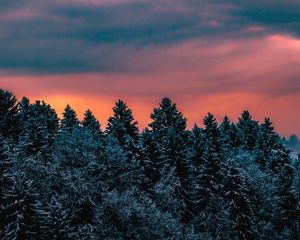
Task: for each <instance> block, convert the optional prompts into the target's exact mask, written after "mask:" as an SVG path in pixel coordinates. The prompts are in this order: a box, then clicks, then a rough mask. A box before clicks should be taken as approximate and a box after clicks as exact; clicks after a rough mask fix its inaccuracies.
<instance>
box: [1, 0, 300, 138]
mask: <svg viewBox="0 0 300 240" xmlns="http://www.w3.org/2000/svg"><path fill="white" fill-rule="evenodd" d="M0 87H1V88H4V89H7V90H10V91H13V92H14V93H15V94H16V96H17V97H18V98H21V97H22V96H27V97H29V98H30V99H31V100H36V99H43V100H45V101H46V102H47V103H49V104H51V105H52V106H53V107H54V108H56V110H57V112H58V113H59V114H61V112H62V111H63V108H64V106H65V105H66V104H67V103H69V104H71V106H72V107H73V108H75V109H76V111H77V113H78V115H79V116H80V117H81V116H82V113H83V112H84V111H85V110H86V109H87V108H90V109H91V110H92V111H93V112H94V113H95V115H96V116H97V117H98V118H99V120H100V121H101V123H102V126H103V127H104V126H105V125H106V119H107V118H108V117H109V116H110V115H111V114H112V110H111V108H112V106H113V105H114V102H115V101H116V100H117V99H119V98H121V99H123V100H124V101H125V102H127V104H128V105H129V107H131V108H132V109H133V114H134V116H135V118H136V119H137V120H138V122H139V126H140V128H141V129H142V128H144V127H145V126H146V125H147V123H149V121H150V119H149V115H150V113H151V112H152V110H153V108H154V107H156V106H158V104H159V101H160V100H161V98H162V97H164V96H169V97H170V98H171V99H172V100H173V101H175V102H176V103H177V105H178V107H179V109H180V110H181V111H182V112H183V113H184V115H185V116H186V117H187V118H188V126H189V127H191V126H192V125H193V124H194V123H197V124H200V125H201V122H202V119H203V117H204V116H205V115H206V114H207V112H209V111H210V112H212V113H213V114H214V115H215V116H216V117H217V119H218V120H221V119H222V118H223V117H224V115H225V114H226V115H228V116H229V117H230V118H231V120H233V121H236V120H237V118H238V116H239V115H240V113H241V112H242V111H243V110H244V109H248V110H249V111H250V112H251V113H252V115H253V117H254V118H256V119H258V120H263V118H264V117H266V116H268V117H271V120H272V121H273V122H274V125H275V126H276V128H277V130H278V132H279V133H280V134H282V135H284V136H288V135H290V134H293V133H296V134H298V135H300V127H299V119H300V111H299V109H300V1H299V0H284V1H282V0H272V1H271V0H265V1H259V0H251V1H249V0H238V1H237V0H227V1H225V0H224V1H222V0H219V1H216V0H42V1H36V0H35V1H34V0H18V1H17V0H1V7H0Z"/></svg>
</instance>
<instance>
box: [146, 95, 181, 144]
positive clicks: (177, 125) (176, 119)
mask: <svg viewBox="0 0 300 240" xmlns="http://www.w3.org/2000/svg"><path fill="white" fill-rule="evenodd" d="M151 118H152V120H153V122H152V123H150V124H149V127H150V128H151V129H152V131H153V133H154V134H155V139H156V141H158V142H159V143H161V142H162V141H163V138H164V136H165V135H166V133H167V131H168V129H169V128H170V127H173V128H174V130H175V131H176V133H181V132H183V131H185V129H186V118H184V117H183V115H182V113H181V112H180V111H178V109H177V106H176V104H175V103H173V102H172V101H171V100H170V99H169V98H167V97H165V98H163V99H162V101H161V103H160V105H159V108H154V110H153V113H152V114H151Z"/></svg>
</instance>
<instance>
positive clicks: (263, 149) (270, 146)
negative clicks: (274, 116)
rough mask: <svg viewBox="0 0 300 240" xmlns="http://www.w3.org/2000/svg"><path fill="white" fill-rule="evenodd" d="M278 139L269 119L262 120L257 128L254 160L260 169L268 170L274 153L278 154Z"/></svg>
mask: <svg viewBox="0 0 300 240" xmlns="http://www.w3.org/2000/svg"><path fill="white" fill-rule="evenodd" d="M280 145H281V143H280V137H279V136H278V135H277V134H276V133H275V131H274V127H273V126H272V123H271V121H270V119H269V118H266V119H265V120H264V123H262V124H261V125H260V126H259V132H258V138H257V144H256V148H255V149H256V151H257V153H256V160H257V162H258V163H259V164H260V166H261V167H262V169H265V168H266V167H268V168H270V167H271V165H274V163H272V162H273V161H275V159H274V158H276V156H275V155H276V153H278V150H279V148H280V147H281V146H280Z"/></svg>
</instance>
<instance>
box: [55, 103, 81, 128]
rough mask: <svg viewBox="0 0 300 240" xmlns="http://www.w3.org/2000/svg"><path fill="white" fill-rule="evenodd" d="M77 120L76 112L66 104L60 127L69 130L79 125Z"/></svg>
mask: <svg viewBox="0 0 300 240" xmlns="http://www.w3.org/2000/svg"><path fill="white" fill-rule="evenodd" d="M79 123H80V122H79V120H78V118H77V114H76V112H75V111H74V110H73V109H72V108H71V106H70V105H69V104H68V105H67V106H66V107H65V110H64V112H63V118H62V119H61V122H60V128H61V130H63V131H68V132H71V131H72V130H73V129H74V128H75V127H77V126H79Z"/></svg>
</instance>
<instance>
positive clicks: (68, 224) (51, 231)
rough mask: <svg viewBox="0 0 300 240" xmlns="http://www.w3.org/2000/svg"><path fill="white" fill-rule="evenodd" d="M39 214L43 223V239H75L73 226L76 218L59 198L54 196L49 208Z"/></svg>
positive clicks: (48, 205)
mask: <svg viewBox="0 0 300 240" xmlns="http://www.w3.org/2000/svg"><path fill="white" fill-rule="evenodd" d="M39 212H40V213H39V214H40V216H41V219H42V223H43V224H42V225H43V226H42V227H43V229H42V233H41V239H45V240H46V239H55V240H67V239H74V235H75V228H74V227H73V226H72V219H73V218H74V216H73V215H72V213H71V211H70V209H68V208H67V207H66V206H63V204H62V203H61V202H60V201H59V199H58V197H57V196H52V198H51V199H50V201H49V202H48V203H47V206H46V207H43V209H42V210H39Z"/></svg>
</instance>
